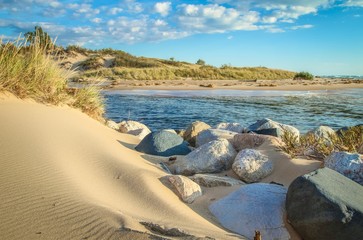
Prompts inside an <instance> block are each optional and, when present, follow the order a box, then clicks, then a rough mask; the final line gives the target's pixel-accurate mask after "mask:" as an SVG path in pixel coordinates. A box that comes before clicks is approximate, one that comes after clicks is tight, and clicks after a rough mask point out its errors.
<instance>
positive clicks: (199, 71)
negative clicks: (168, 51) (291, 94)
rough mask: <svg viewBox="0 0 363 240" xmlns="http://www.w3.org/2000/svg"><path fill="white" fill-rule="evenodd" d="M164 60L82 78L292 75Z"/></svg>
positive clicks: (94, 71) (96, 72)
mask: <svg viewBox="0 0 363 240" xmlns="http://www.w3.org/2000/svg"><path fill="white" fill-rule="evenodd" d="M165 61H166V60H161V61H160V64H162V66H160V67H144V68H127V67H114V68H112V69H109V68H103V69H100V70H90V71H85V72H84V73H82V77H86V78H87V77H94V76H104V77H110V76H112V78H114V79H117V78H118V79H127V80H182V79H194V80H203V79H206V80H230V79H238V80H251V79H252V80H255V79H269V80H273V79H287V78H291V77H292V76H293V75H294V73H292V72H288V71H283V70H276V69H268V68H263V67H255V68H250V67H245V68H234V67H230V68H223V69H222V68H216V67H212V66H199V65H192V64H185V63H182V62H174V63H175V65H176V64H178V65H179V66H175V65H170V63H169V62H165ZM110 74H111V75H110Z"/></svg>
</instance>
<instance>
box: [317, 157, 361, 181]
mask: <svg viewBox="0 0 363 240" xmlns="http://www.w3.org/2000/svg"><path fill="white" fill-rule="evenodd" d="M324 166H325V167H328V168H330V169H333V170H335V171H337V172H339V173H340V174H343V175H344V176H346V177H347V178H350V179H352V180H353V181H355V182H357V183H359V184H361V185H363V160H362V155H359V154H357V153H355V154H353V153H348V152H333V153H332V154H330V155H329V156H328V157H327V158H326V159H325V161H324Z"/></svg>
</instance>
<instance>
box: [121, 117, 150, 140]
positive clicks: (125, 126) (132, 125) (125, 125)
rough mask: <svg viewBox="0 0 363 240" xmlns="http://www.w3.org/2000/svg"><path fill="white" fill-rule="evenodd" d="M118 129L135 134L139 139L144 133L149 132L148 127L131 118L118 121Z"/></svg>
mask: <svg viewBox="0 0 363 240" xmlns="http://www.w3.org/2000/svg"><path fill="white" fill-rule="evenodd" d="M119 130H120V132H122V133H128V134H131V135H134V136H137V137H138V138H139V139H143V138H144V137H145V136H146V135H148V134H149V133H151V131H150V129H149V128H148V127H147V126H146V125H144V124H142V123H140V122H136V121H131V120H129V121H122V122H120V123H119Z"/></svg>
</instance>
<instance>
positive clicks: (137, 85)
mask: <svg viewBox="0 0 363 240" xmlns="http://www.w3.org/2000/svg"><path fill="white" fill-rule="evenodd" d="M106 83H107V82H106ZM105 88H106V89H109V90H112V89H115V90H127V89H150V90H151V89H153V90H201V89H230V90H272V91H273V90H287V91H304V90H334V89H345V88H363V81H361V80H352V79H343V78H342V79H332V78H315V79H314V80H293V79H282V80H250V81H248V80H188V79H185V80H164V81H163V80H122V81H118V82H117V83H114V84H112V85H108V84H107V86H106V87H105Z"/></svg>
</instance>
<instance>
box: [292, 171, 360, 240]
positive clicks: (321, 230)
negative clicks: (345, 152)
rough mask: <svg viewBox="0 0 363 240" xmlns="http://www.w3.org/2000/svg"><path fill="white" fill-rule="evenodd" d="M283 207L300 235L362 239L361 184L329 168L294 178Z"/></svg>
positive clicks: (323, 239) (310, 239) (326, 239)
mask: <svg viewBox="0 0 363 240" xmlns="http://www.w3.org/2000/svg"><path fill="white" fill-rule="evenodd" d="M286 210H287V217H288V219H289V221H290V223H291V224H292V226H293V227H294V228H295V230H296V231H297V232H298V233H299V234H300V236H301V237H302V238H303V239H306V240H315V239H316V240H340V239H345V240H356V239H363V187H362V186H361V185H359V184H358V183H356V182H354V181H352V180H350V179H349V178H346V177H344V176H343V175H341V174H340V173H338V172H336V171H334V170H331V169H329V168H322V169H318V170H316V171H314V172H312V173H309V174H306V175H303V176H301V177H298V178H297V179H295V180H294V181H293V182H292V183H291V185H290V187H289V189H288V192H287V197H286Z"/></svg>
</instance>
